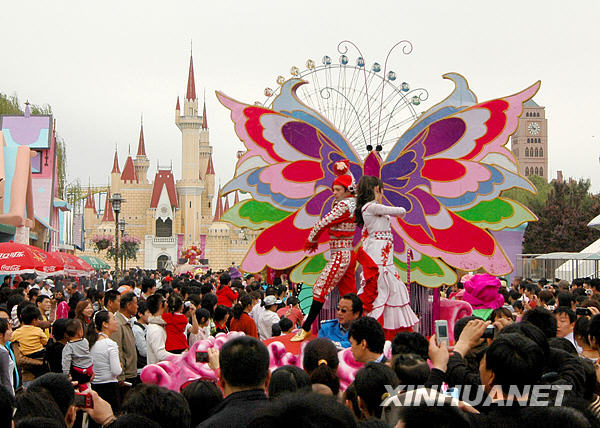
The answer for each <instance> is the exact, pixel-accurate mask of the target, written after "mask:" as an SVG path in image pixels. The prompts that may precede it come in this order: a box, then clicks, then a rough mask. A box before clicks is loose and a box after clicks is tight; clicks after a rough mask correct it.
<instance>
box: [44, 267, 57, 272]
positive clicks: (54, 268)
mask: <svg viewBox="0 0 600 428" xmlns="http://www.w3.org/2000/svg"><path fill="white" fill-rule="evenodd" d="M55 270H56V266H44V272H54V271H55Z"/></svg>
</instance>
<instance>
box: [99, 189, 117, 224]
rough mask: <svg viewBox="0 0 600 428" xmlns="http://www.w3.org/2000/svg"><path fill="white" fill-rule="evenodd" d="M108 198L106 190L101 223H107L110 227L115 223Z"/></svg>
mask: <svg viewBox="0 0 600 428" xmlns="http://www.w3.org/2000/svg"><path fill="white" fill-rule="evenodd" d="M110 198H111V196H110V189H108V190H107V192H106V199H105V200H104V215H103V216H102V222H103V223H104V222H109V223H110V224H111V225H112V223H114V222H115V215H114V212H113V206H112V202H111V201H110ZM109 226H110V225H109Z"/></svg>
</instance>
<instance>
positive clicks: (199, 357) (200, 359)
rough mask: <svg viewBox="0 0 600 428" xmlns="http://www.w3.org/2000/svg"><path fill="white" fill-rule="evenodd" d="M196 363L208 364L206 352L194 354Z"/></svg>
mask: <svg viewBox="0 0 600 428" xmlns="http://www.w3.org/2000/svg"><path fill="white" fill-rule="evenodd" d="M196 362H197V363H208V352H196Z"/></svg>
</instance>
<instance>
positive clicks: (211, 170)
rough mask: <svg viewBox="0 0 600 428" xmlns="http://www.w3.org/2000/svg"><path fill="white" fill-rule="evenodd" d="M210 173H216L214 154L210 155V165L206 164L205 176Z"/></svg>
mask: <svg viewBox="0 0 600 428" xmlns="http://www.w3.org/2000/svg"><path fill="white" fill-rule="evenodd" d="M208 174H212V175H215V167H214V166H213V161H212V155H210V156H209V158H208V165H207V166H206V174H204V176H207V175H208Z"/></svg>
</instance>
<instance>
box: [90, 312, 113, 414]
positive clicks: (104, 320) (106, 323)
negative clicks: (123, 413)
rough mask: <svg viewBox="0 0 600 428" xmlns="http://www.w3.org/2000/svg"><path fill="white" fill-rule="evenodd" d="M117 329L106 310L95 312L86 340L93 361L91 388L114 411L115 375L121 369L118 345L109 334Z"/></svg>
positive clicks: (111, 316)
mask: <svg viewBox="0 0 600 428" xmlns="http://www.w3.org/2000/svg"><path fill="white" fill-rule="evenodd" d="M117 329H118V325H117V321H116V320H115V317H114V316H113V314H111V313H110V312H108V311H99V312H96V315H94V318H93V319H92V322H91V323H90V324H89V326H88V329H87V340H88V342H89V344H90V354H91V356H92V361H93V362H94V378H93V379H92V389H93V390H94V391H96V392H97V393H98V395H99V396H100V397H102V398H103V399H104V400H106V401H108V402H109V403H110V405H111V407H112V408H113V411H115V412H116V411H118V410H119V408H120V402H119V388H118V381H117V376H119V375H120V374H121V371H122V369H121V362H120V360H119V347H118V345H117V342H115V341H114V340H112V339H111V338H110V337H109V336H110V335H111V334H113V333H114V332H115V331H117ZM115 409H116V410H115Z"/></svg>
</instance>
